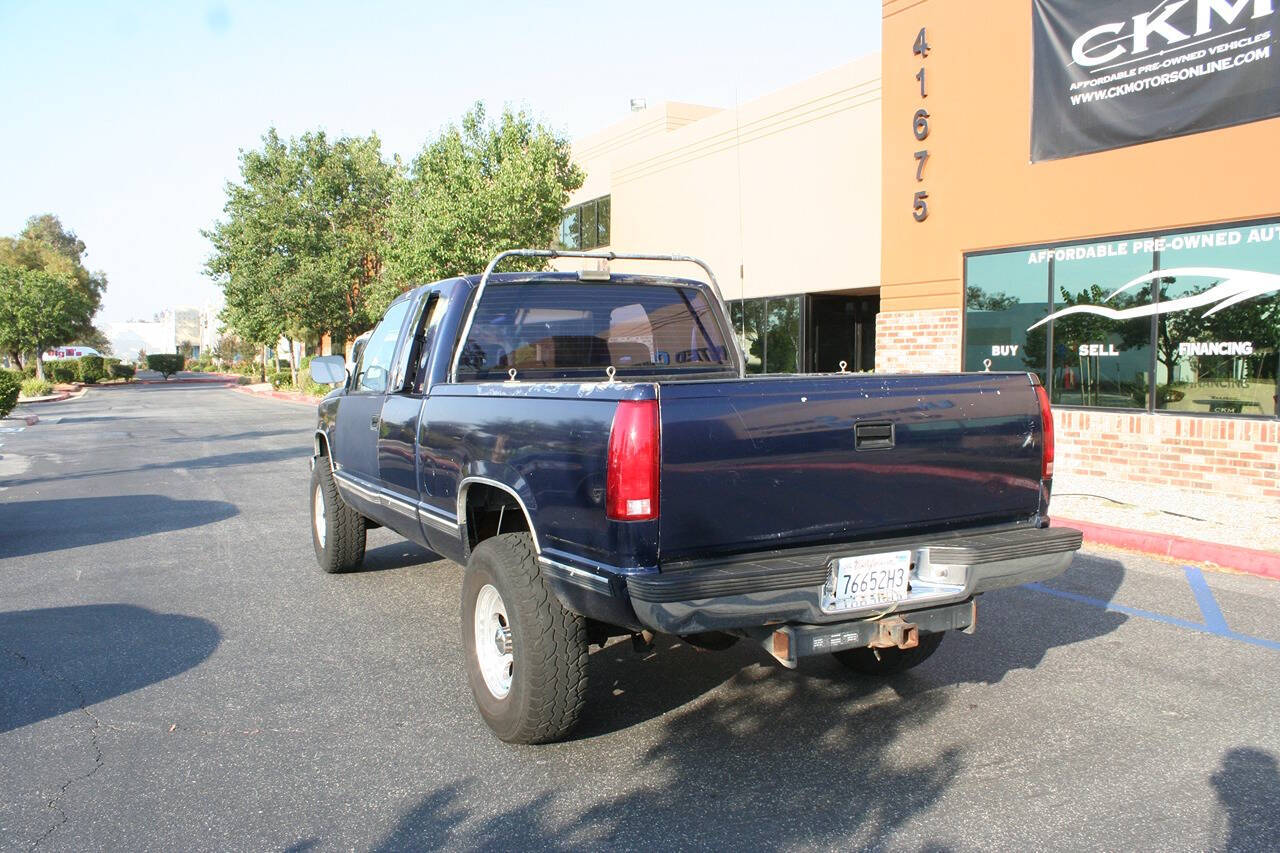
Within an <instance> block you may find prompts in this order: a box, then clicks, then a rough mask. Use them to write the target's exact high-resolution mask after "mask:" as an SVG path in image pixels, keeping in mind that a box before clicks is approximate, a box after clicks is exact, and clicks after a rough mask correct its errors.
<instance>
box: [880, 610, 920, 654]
mask: <svg viewBox="0 0 1280 853" xmlns="http://www.w3.org/2000/svg"><path fill="white" fill-rule="evenodd" d="M874 624H875V636H873V637H872V638H871V642H869V643H867V645H868V646H870V647H871V648H873V649H914V648H915V647H916V646H918V645H920V629H919V627H918V626H916V625H913V624H912V623H910V622H908V621H907V620H905V619H903V618H902V617H901V616H886V617H885V618H884V619H881V620H879V621H877V622H875V623H874Z"/></svg>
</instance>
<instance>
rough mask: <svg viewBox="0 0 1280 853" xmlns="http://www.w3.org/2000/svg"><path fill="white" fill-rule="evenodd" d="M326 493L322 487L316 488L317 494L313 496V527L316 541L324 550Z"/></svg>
mask: <svg viewBox="0 0 1280 853" xmlns="http://www.w3.org/2000/svg"><path fill="white" fill-rule="evenodd" d="M324 520H325V519H324V492H323V491H322V490H321V488H320V486H318V485H317V486H316V491H315V494H313V495H312V496H311V526H312V527H314V528H315V531H316V541H317V542H319V543H320V548H321V549H323V548H324V538H325V533H326V532H327V528H326V527H325V523H324Z"/></svg>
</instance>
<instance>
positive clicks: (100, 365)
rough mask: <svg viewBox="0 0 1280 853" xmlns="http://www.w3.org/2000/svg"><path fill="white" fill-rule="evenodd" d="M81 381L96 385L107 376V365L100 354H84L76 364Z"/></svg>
mask: <svg viewBox="0 0 1280 853" xmlns="http://www.w3.org/2000/svg"><path fill="white" fill-rule="evenodd" d="M76 369H77V371H78V372H79V374H80V381H81V382H83V383H84V384H85V385H96V384H98V383H99V382H101V381H102V380H104V379H106V378H107V365H106V362H105V361H104V360H103V358H102V356H100V355H82V356H80V363H79V364H78V365H76Z"/></svg>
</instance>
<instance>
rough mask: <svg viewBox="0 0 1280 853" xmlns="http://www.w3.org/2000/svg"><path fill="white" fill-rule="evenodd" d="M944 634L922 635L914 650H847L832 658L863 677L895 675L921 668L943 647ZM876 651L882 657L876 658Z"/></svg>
mask: <svg viewBox="0 0 1280 853" xmlns="http://www.w3.org/2000/svg"><path fill="white" fill-rule="evenodd" d="M942 636H943V635H942V634H941V633H937V634H921V635H920V645H918V646H916V647H915V648H914V649H895V648H888V649H870V648H861V649H845V650H844V651H842V652H832V653H831V656H832V657H833V658H835V659H836V660H838V661H840V663H842V664H844V665H845V666H847V667H848V668H849V669H851V670H853V671H854V672H857V673H861V674H862V675H895V674H897V673H899V672H905V671H906V670H908V669H911V668H912V667H915V666H919V665H920V664H922V663H924V662H925V661H926V660H928V659H929V657H930V656H931V655H932V654H933V653H934V652H936V651H937V650H938V646H940V645H942ZM876 651H879V652H880V657H879V658H878V659H877V658H876V655H875V653H876Z"/></svg>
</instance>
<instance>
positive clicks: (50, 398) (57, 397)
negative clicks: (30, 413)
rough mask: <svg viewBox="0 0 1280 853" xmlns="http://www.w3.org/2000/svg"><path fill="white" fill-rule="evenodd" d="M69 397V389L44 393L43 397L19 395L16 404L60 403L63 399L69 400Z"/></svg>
mask: <svg viewBox="0 0 1280 853" xmlns="http://www.w3.org/2000/svg"><path fill="white" fill-rule="evenodd" d="M70 399H71V392H70V391H61V392H59V393H57V394H46V395H44V396H43V397H19V398H18V405H19V406H21V405H23V404H24V403H60V402H62V401H63V400H70Z"/></svg>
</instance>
